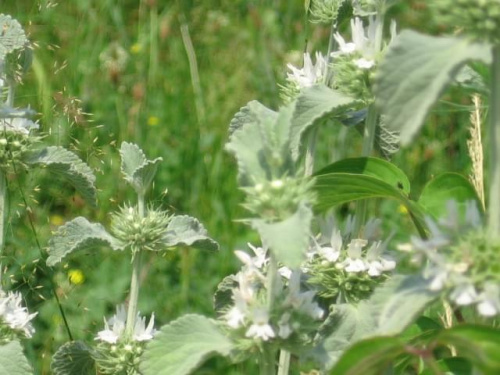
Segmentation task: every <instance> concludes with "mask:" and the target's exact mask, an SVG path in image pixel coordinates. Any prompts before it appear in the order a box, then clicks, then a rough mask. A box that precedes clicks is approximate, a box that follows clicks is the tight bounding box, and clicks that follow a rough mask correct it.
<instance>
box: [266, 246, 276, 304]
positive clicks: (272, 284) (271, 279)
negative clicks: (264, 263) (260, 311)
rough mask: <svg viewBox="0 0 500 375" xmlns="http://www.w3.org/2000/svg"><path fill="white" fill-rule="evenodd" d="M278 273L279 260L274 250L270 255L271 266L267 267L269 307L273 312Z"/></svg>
mask: <svg viewBox="0 0 500 375" xmlns="http://www.w3.org/2000/svg"><path fill="white" fill-rule="evenodd" d="M277 274H278V262H277V261H276V257H275V256H274V254H273V253H272V252H270V256H269V266H268V269H267V309H268V311H269V313H271V311H272V308H273V305H274V292H275V289H276V281H277V280H276V276H277Z"/></svg>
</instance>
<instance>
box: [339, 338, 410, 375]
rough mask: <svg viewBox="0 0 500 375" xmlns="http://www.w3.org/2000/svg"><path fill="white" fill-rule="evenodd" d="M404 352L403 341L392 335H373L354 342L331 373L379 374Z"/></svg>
mask: <svg viewBox="0 0 500 375" xmlns="http://www.w3.org/2000/svg"><path fill="white" fill-rule="evenodd" d="M404 352H405V343H404V342H402V341H401V340H400V339H397V338H394V337H375V338H372V339H367V340H363V341H360V342H358V343H356V344H354V345H353V346H352V347H351V348H350V349H349V350H347V351H346V352H345V353H344V354H343V355H342V357H341V358H340V359H339V361H338V362H337V363H336V364H335V367H334V368H333V369H332V370H331V371H330V374H332V375H360V374H363V375H379V374H383V373H384V371H385V370H386V369H387V367H388V366H389V364H390V363H391V362H392V361H393V360H395V359H396V358H397V357H398V356H400V355H401V354H404Z"/></svg>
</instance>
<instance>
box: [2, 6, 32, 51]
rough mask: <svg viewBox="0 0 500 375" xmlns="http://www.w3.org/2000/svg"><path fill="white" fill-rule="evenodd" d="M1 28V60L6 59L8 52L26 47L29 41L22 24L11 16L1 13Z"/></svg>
mask: <svg viewBox="0 0 500 375" xmlns="http://www.w3.org/2000/svg"><path fill="white" fill-rule="evenodd" d="M0 30H1V33H0V60H4V59H5V56H7V54H9V53H11V52H13V51H15V50H17V49H21V48H24V47H25V46H26V44H27V43H28V39H27V38H26V34H25V33H24V30H23V28H22V26H21V24H20V23H19V22H17V21H16V20H15V19H13V18H12V17H11V16H8V15H5V14H0Z"/></svg>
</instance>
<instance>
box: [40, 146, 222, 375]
mask: <svg viewBox="0 0 500 375" xmlns="http://www.w3.org/2000/svg"><path fill="white" fill-rule="evenodd" d="M120 155H121V171H122V174H123V178H124V179H125V181H126V182H127V183H128V184H129V185H130V186H131V187H132V188H133V189H134V191H135V193H136V194H137V202H136V203H135V204H133V205H130V204H125V205H124V206H122V208H121V209H119V210H118V212H115V213H113V214H112V216H111V228H110V231H109V232H108V231H106V229H105V228H104V227H103V226H102V225H101V224H98V223H91V222H89V221H88V220H87V219H85V218H84V217H77V218H75V219H73V220H71V221H69V222H67V223H66V224H64V225H62V226H61V227H59V228H58V230H57V231H56V232H55V233H54V236H53V237H52V238H51V240H50V241H49V247H48V253H49V257H48V259H47V264H48V265H49V266H55V265H56V264H59V263H60V262H61V261H62V260H63V259H64V258H66V257H67V256H69V255H70V254H72V253H74V252H77V251H81V250H86V249H90V248H96V247H101V246H103V245H105V246H107V247H110V248H111V249H112V250H113V251H121V252H123V254H124V256H127V257H129V258H130V259H131V262H132V274H131V280H130V290H129V295H128V303H127V307H125V305H120V306H117V307H116V314H115V315H114V316H113V317H111V318H110V319H108V320H106V319H105V320H104V329H103V330H102V331H100V332H98V333H97V335H96V337H95V341H97V344H95V345H88V344H86V343H84V342H83V341H71V342H69V343H67V344H65V345H63V346H62V347H60V348H59V350H58V351H57V353H56V354H55V355H54V357H53V359H52V364H51V369H52V371H53V373H54V374H55V375H64V374H76V373H85V374H86V373H96V372H97V373H99V374H127V375H131V374H139V373H140V372H139V363H140V359H141V355H142V353H143V351H144V345H145V343H146V342H147V341H150V340H151V339H153V337H154V336H155V334H156V329H155V328H154V314H152V316H151V318H150V319H149V322H148V323H147V324H146V318H144V317H141V315H140V313H139V312H138V300H139V292H140V288H141V286H140V275H141V270H142V268H143V265H142V261H143V258H145V257H146V256H148V254H147V253H148V252H154V253H163V252H166V251H173V250H174V249H175V248H176V247H179V246H188V247H194V248H200V249H204V250H210V251H214V250H217V249H218V244H217V243H216V242H215V241H213V240H212V239H211V238H209V237H208V236H207V232H206V230H205V228H204V227H203V225H202V224H200V222H199V221H198V220H196V219H194V218H192V217H190V216H186V215H171V214H169V213H168V212H167V211H165V210H163V209H161V208H155V207H153V206H147V205H146V202H145V197H146V194H147V192H148V189H149V187H150V185H151V183H152V181H153V179H154V177H155V174H156V170H157V167H158V165H159V164H160V162H161V160H162V159H161V158H156V159H154V160H149V159H147V158H146V156H145V155H144V153H143V151H142V150H141V149H140V148H139V147H138V146H137V145H135V144H131V143H127V142H123V143H122V145H121V148H120Z"/></svg>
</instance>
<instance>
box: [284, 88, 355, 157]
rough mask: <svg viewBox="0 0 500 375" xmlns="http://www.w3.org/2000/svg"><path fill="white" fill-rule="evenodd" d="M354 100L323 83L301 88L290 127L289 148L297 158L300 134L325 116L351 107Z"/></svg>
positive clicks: (330, 115)
mask: <svg viewBox="0 0 500 375" xmlns="http://www.w3.org/2000/svg"><path fill="white" fill-rule="evenodd" d="M355 102H356V101H355V100H354V99H353V98H350V97H348V96H345V95H344V94H341V93H339V92H337V91H334V90H332V89H330V88H328V87H326V86H324V85H315V86H312V87H309V88H305V89H303V90H302V92H301V94H300V96H299V97H298V98H297V101H296V103H295V111H294V114H293V119H292V126H291V128H290V148H291V151H292V157H293V158H294V160H297V158H298V157H299V149H300V142H301V138H302V135H303V134H304V132H305V131H306V130H307V129H308V128H310V127H311V126H313V125H315V124H317V123H318V122H319V121H321V120H323V119H325V118H331V117H332V116H335V115H336V114H340V113H342V112H344V111H345V110H346V109H347V108H351V107H352V105H353V104H354V103H355Z"/></svg>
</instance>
